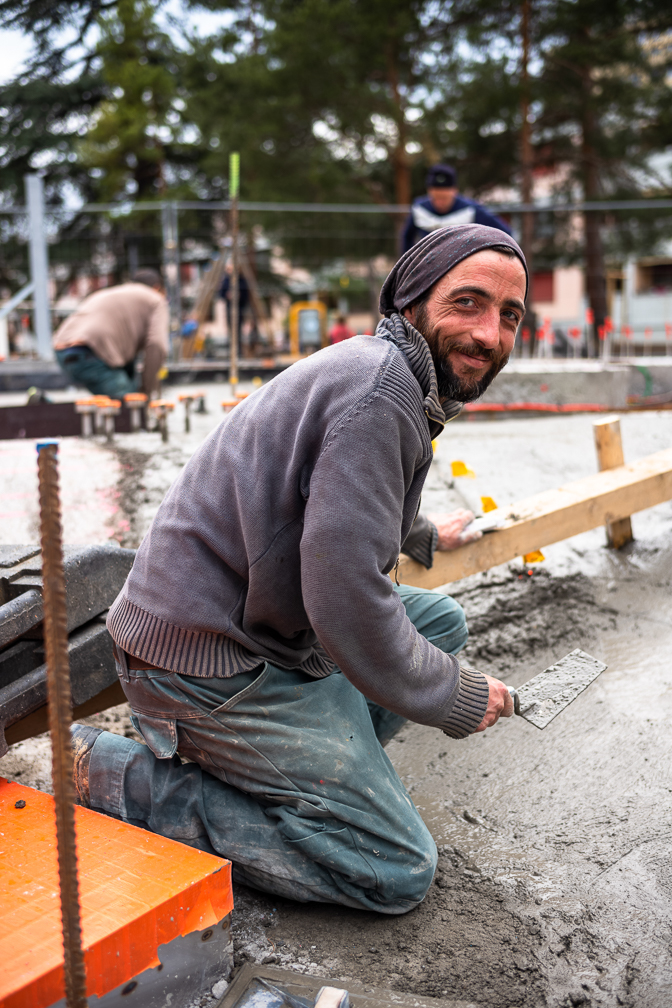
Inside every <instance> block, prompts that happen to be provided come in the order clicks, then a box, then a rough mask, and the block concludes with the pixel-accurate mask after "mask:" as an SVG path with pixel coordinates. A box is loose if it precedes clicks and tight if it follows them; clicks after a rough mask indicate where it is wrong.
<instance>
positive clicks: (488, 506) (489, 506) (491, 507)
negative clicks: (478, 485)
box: [481, 497, 497, 514]
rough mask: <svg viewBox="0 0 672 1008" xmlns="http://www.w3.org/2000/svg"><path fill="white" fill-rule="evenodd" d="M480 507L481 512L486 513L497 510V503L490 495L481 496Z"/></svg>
mask: <svg viewBox="0 0 672 1008" xmlns="http://www.w3.org/2000/svg"><path fill="white" fill-rule="evenodd" d="M481 507H482V508H483V514H487V513H488V511H496V510H497V505H496V504H495V502H494V500H493V499H492V497H481Z"/></svg>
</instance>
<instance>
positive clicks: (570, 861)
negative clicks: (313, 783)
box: [0, 387, 672, 1008]
mask: <svg viewBox="0 0 672 1008" xmlns="http://www.w3.org/2000/svg"><path fill="white" fill-rule="evenodd" d="M181 391H182V390H181ZM208 391H209V392H210V390H209V389H208ZM226 391H227V390H226V387H225V388H224V389H222V388H221V387H219V388H218V389H216V391H215V390H214V389H213V392H214V394H211V395H210V396H209V398H210V401H211V408H212V409H213V410H214V409H215V408H216V404H217V402H218V401H219V399H221V398H225V393H226ZM217 419H218V414H217V413H213V414H212V415H210V416H209V417H197V423H196V425H195V430H194V433H193V434H192V435H189V436H184V435H179V434H178V433H177V430H178V427H179V418H178V417H175V416H174V417H172V418H171V426H172V429H173V431H174V433H173V435H172V440H171V443H170V444H169V445H167V446H163V445H161V442H160V440H159V439H158V437H157V436H156V435H153V434H139V435H127V436H124V437H121V438H119V439H118V442H117V444H116V446H115V447H114V448H113V449H108V448H107V447H104V446H96V445H93V444H92V445H90V446H87V447H86V448H85V449H81V450H82V451H83V452H86V453H89V454H88V455H87V456H86V457H87V458H96V459H100V460H101V470H100V471H101V473H105V472H107V473H108V474H114V478H115V479H119V482H118V483H117V486H116V489H117V490H118V491H119V493H120V496H119V498H114V500H116V501H117V503H118V506H119V509H120V515H121V516H122V517H121V518H120V519H115V520H116V529H117V531H116V533H115V537H117V538H119V539H120V540H122V541H123V544H124V545H134V544H136V543H137V541H138V539H139V538H140V537H141V535H142V534H143V532H144V530H145V529H146V527H147V524H148V522H149V521H150V520H151V517H152V514H153V513H154V512H155V510H156V507H157V506H158V503H159V501H160V499H161V497H162V496H163V494H164V493H165V490H166V489H167V487H168V485H169V484H170V482H171V481H172V479H173V478H174V477H175V475H176V474H177V473H178V472H179V469H180V467H181V465H182V464H183V463H184V461H185V460H186V458H188V457H189V455H190V454H191V453H192V452H193V450H194V449H195V447H196V445H197V444H198V443H199V440H200V439H201V438H202V437H203V436H204V434H205V433H206V431H207V429H208V428H209V427H210V426H212V424H213V423H214V422H216V421H217ZM621 423H622V428H623V432H624V445H625V455H626V459H627V460H631V459H634V458H636V457H639V456H641V455H644V454H648V453H651V452H654V451H658V450H659V449H661V448H665V447H669V445H670V443H671V442H672V415H671V414H669V413H647V414H633V415H628V416H625V417H623V418H622V421H621ZM26 447H28V446H26ZM72 450H73V452H74V451H75V449H74V448H73V449H72ZM78 450H79V449H78ZM74 457H75V456H74V455H73V458H74ZM103 458H106V459H107V460H108V461H107V463H106V464H105V465H102V459H103ZM455 459H461V460H463V461H465V462H466V463H467V464H468V465H469V466H470V467H471V468H472V469H474V470H475V472H476V475H477V480H476V481H470V486H471V491H472V493H480V494H484V495H485V494H487V495H489V496H493V497H494V498H495V500H496V502H497V503H498V504H509V503H512V502H513V501H514V500H516V499H519V498H521V497H523V496H527V495H529V494H532V493H535V492H537V491H540V490H544V489H548V488H551V487H553V486H557V485H559V484H560V483H563V482H567V481H569V480H571V479H576V478H578V477H580V476H583V475H587V474H588V473H591V472H593V471H595V468H596V463H595V458H594V449H593V446H592V430H591V418H590V417H589V416H569V417H554V418H548V419H545V418H544V419H534V420H510V421H505V422H501V423H491V424H487V425H481V424H454V425H451V426H450V427H449V428H448V429H447V430H446V432H445V433H444V435H442V437H441V438H440V440H439V445H438V451H437V455H436V463H435V465H434V466H433V467H432V471H431V474H430V478H429V481H428V485H427V489H426V494H425V501H424V508H425V510H428V511H437V510H441V509H442V508H443V507H445V506H446V505H447V503H448V502H449V501H450V500H451V498H452V499H453V500H454V490H453V489H452V488H451V483H452V478H451V476H450V462H451V461H452V460H455ZM25 464H26V465H28V460H27V457H26V460H25ZM30 464H31V465H32V462H31V463H30ZM21 465H22V466H23V461H22V463H21ZM22 471H23V470H22ZM64 474H65V469H64ZM3 476H4V473H3ZM109 479H110V482H112V476H110V477H109ZM94 482H96V486H100V487H101V488H104V487H105V486H107V485H108V484H107V483H105V481H104V480H103V478H102V476H101V478H100V481H98V477H96V481H94ZM463 483H464V484H466V483H467V481H466V480H464V481H463ZM5 489H7V488H6V487H5ZM29 489H30V488H29V487H28V484H27V483H26V485H25V489H24V490H23V491H22V492H28V490H29ZM67 492H69V493H70V492H73V491H71V490H68V491H67ZM87 492H88V491H87ZM89 499H90V500H91V504H90V505H88V508H89V510H90V511H91V512H93V511H94V510H95V506H96V501H97V500H99V498H98V497H96V495H95V493H94V494H93V496H92V497H90V498H87V500H89ZM109 499H112V498H108V500H109ZM96 520H98V521H99V529H100V535H101V539H100V541H107V539H108V535H109V530H110V528H111V527H113V526H114V523H113V524H112V525H111V524H110V516H109V514H107V513H106V512H105V511H104V509H100V510H99V515H98V518H97V519H96ZM119 520H121V521H126V522H127V523H128V529H127V530H125V529H121V528H120V526H119ZM633 528H634V533H635V537H636V542H635V543H634V544H633V545H632V546H630V547H627V548H626V549H625V550H624V551H622V552H621V553H614V552H612V551H610V550H608V549H606V547H605V546H604V532H603V531H602V530H600V529H598V530H594V531H592V532H587V533H584V534H583V535H581V536H577V537H575V538H574V539H572V540H569V541H567V542H565V543H558V544H556V545H554V546H551V547H548V548H547V549H545V551H544V552H545V553H546V556H547V559H546V561H545V562H544V563H543V564H537V565H534V566H532V565H530V566H523V565H522V564H521V563H514V564H511V565H506V566H504V567H502V568H498V569H496V570H493V571H490V572H487V573H485V574H481V575H476V576H475V577H473V578H469V579H466V580H465V581H463V582H461V583H459V584H457V585H455V586H453V588H452V592H453V594H455V595H456V596H457V597H458V598H459V600H460V601H461V603H462V604H463V606H464V607H465V610H466V612H467V615H468V618H469V622H470V627H471V641H470V644H469V646H468V648H467V651H466V653H465V658H466V660H468V662H469V664H471V665H474V666H475V667H477V668H481V669H483V670H484V671H487V672H489V673H492V674H497V675H499V676H501V678H503V679H504V680H505V681H506V682H508V683H510V684H512V685H514V686H518V685H521V684H522V683H523V682H525V681H527V680H528V679H530V678H531V677H532V676H534V675H536V674H538V673H539V672H541V671H542V670H543V669H544V668H547V667H548V666H549V665H551V664H552V663H553V662H554V661H555V660H557V659H558V658H560V657H562V656H563V655H565V654H567V653H568V652H569V651H571V650H572V649H573V648H576V647H580V648H581V649H583V650H585V651H588V652H589V653H590V654H593V655H595V656H596V657H597V658H600V659H602V660H603V661H605V662H606V663H607V664H608V666H609V667H608V669H607V670H606V671H605V672H603V673H602V675H601V676H600V677H599V678H598V679H597V680H596V682H594V683H593V684H592V685H591V686H589V687H588V689H587V690H586V691H585V692H584V693H582V694H581V696H579V697H578V698H577V699H576V700H575V702H574V703H572V704H571V705H570V706H569V707H568V708H567V710H566V711H564V712H563V713H562V714H560V715H559V716H558V717H557V718H556V719H555V720H554V721H553V722H552V723H551V724H550V725H549V726H548V727H547V728H546V729H544V730H543V731H539V730H538V729H537V728H535V727H534V726H533V725H530V724H527V723H526V722H525V721H524V720H523V719H522V718H512V719H510V720H507V721H503V722H500V724H499V725H497V726H496V727H495V728H494V729H489V730H488V731H487V732H485V733H484V734H482V735H478V736H472V737H470V738H469V739H466V740H464V741H460V742H456V741H453V740H451V739H448V738H446V737H445V736H444V735H442V734H441V733H440V732H437V731H436V730H434V729H431V728H426V727H422V726H418V725H408V726H407V727H406V728H405V729H404V730H402V732H401V733H400V735H399V736H398V737H397V739H395V740H394V741H393V742H392V743H391V744H390V745H389V747H388V750H387V751H388V754H389V756H390V758H391V759H392V761H393V763H394V765H395V766H396V768H397V770H398V772H399V773H400V774H401V776H402V779H403V780H404V782H405V783H406V786H407V787H408V788H409V791H410V793H411V796H412V798H413V800H414V801H415V802H416V804H417V805H418V807H419V808H420V809H421V811H422V813H423V816H424V817H425V820H426V822H427V823H428V825H429V827H430V829H431V830H432V832H433V835H434V837H435V839H436V840H437V843H438V845H439V852H440V857H439V870H438V872H437V876H436V879H435V882H434V884H433V886H432V888H431V889H430V892H429V894H428V896H427V898H426V900H425V902H424V903H423V904H422V905H421V906H420V907H419V908H417V909H416V910H415V911H413V912H412V913H410V914H408V915H405V916H403V917H394V918H390V917H385V916H379V915H375V914H368V913H362V912H357V911H353V910H348V909H345V908H339V907H330V906H320V905H308V906H306V905H299V904H293V903H291V902H289V901H284V900H280V899H276V898H270V897H266V896H264V895H263V894H259V893H254V892H252V891H250V890H244V889H242V888H240V887H239V889H238V891H237V903H236V907H237V909H236V911H235V914H234V918H235V928H236V931H235V946H236V954H237V958H238V961H242V960H243V959H246V958H247V959H254V960H256V961H273V962H276V963H278V964H279V965H287V966H290V967H291V968H293V969H297V970H299V971H305V972H309V973H311V974H317V975H325V976H327V975H328V976H329V977H331V978H333V979H339V978H340V979H345V980H346V982H347V978H353V979H354V980H356V981H357V982H359V983H364V984H366V983H370V984H372V985H373V984H375V985H376V986H383V987H392V988H395V989H398V990H400V991H411V992H416V993H418V994H425V995H433V996H436V997H439V998H443V999H445V1000H447V1001H448V1000H457V999H462V1000H466V1001H470V1002H475V1003H481V1004H485V1005H492V1006H497V1008H500V1006H501V1008H504V1006H506V1008H508V1006H514V1005H520V1006H523V1005H524V1006H542V1005H548V1006H553V1008H555V1006H557V1008H560V1006H569V1005H598V1004H599V1005H604V1006H609V1008H611V1006H613V1005H619V1004H620V1005H626V1006H631V1008H660V1006H663V1005H666V1004H668V1003H672V957H671V951H670V950H671V947H672V946H671V943H672V930H671V928H670V923H669V922H670V919H671V914H670V911H671V909H672V906H671V904H672V869H671V867H670V865H671V858H670V855H671V853H672V849H671V848H672V802H671V800H670V793H671V791H672V782H671V778H670V762H671V760H670V755H671V746H670V741H669V737H670V733H669V720H670V716H671V715H672V662H671V657H672V603H671V602H670V594H671V591H670V590H671V588H672V503H667V504H663V505H660V506H659V507H657V508H654V509H652V510H651V511H648V512H645V513H643V514H640V515H635V517H634V518H633ZM493 534H496V533H493ZM4 539H5V536H4V534H3V540H4ZM32 541H34V539H33V540H32ZM70 541H76V540H74V539H71V540H70ZM529 570H532V571H533V572H534V573H533V574H529V573H528V571H529ZM100 718H101V720H102V719H105V718H107V719H114V723H113V727H114V728H115V729H116V730H118V731H129V732H130V731H131V729H130V724H129V722H128V720H127V714H126V712H125V711H124V709H123V708H120V709H119V710H118V711H115V712H111V713H108V714H107V715H101V716H100ZM108 723H109V722H108ZM106 726H107V725H106ZM31 747H32V753H31ZM45 750H46V747H45V743H44V741H43V740H42V739H38V740H35V741H34V742H26V743H20V744H19V746H16V747H14V748H13V750H12V751H11V752H10V754H9V755H8V756H7V757H6V758H5V759H4V760H2V761H0V773H4V774H5V775H7V776H12V775H14V774H16V775H18V774H19V773H20V777H19V779H20V780H21V781H22V782H23V783H31V781H32V780H35V781H36V783H37V781H40V782H41V783H43V784H44V783H47V782H48V771H47V769H46V751H45ZM362 772H363V774H364V775H366V768H363V771H362Z"/></svg>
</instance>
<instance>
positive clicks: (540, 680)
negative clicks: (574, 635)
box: [518, 648, 607, 728]
mask: <svg viewBox="0 0 672 1008" xmlns="http://www.w3.org/2000/svg"><path fill="white" fill-rule="evenodd" d="M606 667H607V666H606V665H605V664H604V662H602V661H600V660H599V659H598V658H593V657H592V655H589V654H587V653H586V652H585V651H581V650H580V649H579V648H576V649H575V650H574V651H570V653H569V654H568V655H565V657H564V658H561V659H560V661H558V662H556V663H555V664H554V665H551V666H550V667H549V668H547V669H545V670H544V671H543V672H541V673H540V674H539V675H537V676H535V677H534V679H530V681H529V682H526V683H525V685H524V686H521V687H520V688H519V690H518V697H519V699H520V711H519V713H520V716H521V717H524V718H525V720H526V721H529V722H530V724H533V725H535V726H536V727H537V728H545V727H546V725H548V724H550V723H551V721H552V720H553V718H554V717H556V716H557V715H558V714H559V713H560V712H561V711H563V710H564V709H565V707H567V706H568V705H569V704H570V703H571V702H572V700H576V698H577V696H578V695H579V693H583V691H584V690H585V689H586V687H587V686H590V684H591V683H592V682H593V681H594V680H595V679H597V677H598V675H599V674H600V673H601V672H604V670H605V669H606Z"/></svg>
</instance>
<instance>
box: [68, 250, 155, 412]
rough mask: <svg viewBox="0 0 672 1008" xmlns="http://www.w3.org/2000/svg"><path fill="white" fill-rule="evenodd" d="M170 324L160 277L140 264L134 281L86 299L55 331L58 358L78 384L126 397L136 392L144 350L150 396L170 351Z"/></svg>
mask: <svg viewBox="0 0 672 1008" xmlns="http://www.w3.org/2000/svg"><path fill="white" fill-rule="evenodd" d="M168 325H169V317H168V303H167V301H166V298H165V295H164V291H163V282H162V280H161V277H160V275H159V274H158V273H157V272H156V270H152V269H141V270H138V271H137V273H136V274H135V275H134V277H133V281H132V283H125V284H119V285H118V286H116V287H106V288H105V289H104V290H99V291H96V292H95V293H94V294H89V296H88V297H86V298H84V300H83V301H82V303H81V304H80V306H79V308H77V310H76V311H75V312H73V314H72V315H70V316H69V317H68V318H67V319H66V320H65V322H64V323H63V324H62V325H61V326H60V327H59V328H58V329H57V330H56V333H55V334H54V350H55V352H56V360H57V361H58V363H59V364H60V366H61V368H62V370H63V371H64V372H65V374H66V375H67V377H68V378H69V379H70V381H71V382H72V383H73V384H74V385H83V386H84V387H85V388H87V389H88V390H89V392H91V393H93V395H107V396H110V398H112V399H121V397H122V396H124V395H126V393H127V392H135V391H136V388H137V384H138V383H137V381H136V374H135V371H136V364H137V360H138V355H139V354H140V353H143V354H144V366H143V371H142V391H143V392H145V393H146V395H148V396H150V398H151V397H152V396H153V395H154V393H155V392H156V391H157V390H158V387H159V381H158V375H159V371H160V370H161V368H162V367H163V362H164V361H165V359H166V354H167V353H168Z"/></svg>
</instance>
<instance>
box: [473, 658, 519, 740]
mask: <svg viewBox="0 0 672 1008" xmlns="http://www.w3.org/2000/svg"><path fill="white" fill-rule="evenodd" d="M482 675H483V676H485V679H486V681H487V683H488V687H489V693H488V706H487V708H486V710H485V715H484V717H483V720H482V721H481V723H480V724H479V726H478V728H477V729H476V731H477V732H482V731H485V729H486V728H490V727H492V725H494V724H497V722H498V721H499V719H500V717H512V716H513V698H512V696H511V694H510V693H509V691H508V689H507V688H506V686H505V685H504V683H503V682H501V681H500V680H499V679H494V678H493V677H492V676H489V675H485V672H483V673H482ZM474 734H476V732H474Z"/></svg>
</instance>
